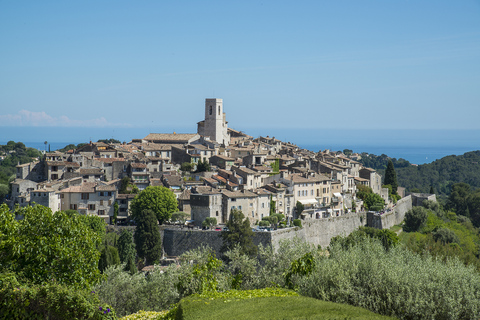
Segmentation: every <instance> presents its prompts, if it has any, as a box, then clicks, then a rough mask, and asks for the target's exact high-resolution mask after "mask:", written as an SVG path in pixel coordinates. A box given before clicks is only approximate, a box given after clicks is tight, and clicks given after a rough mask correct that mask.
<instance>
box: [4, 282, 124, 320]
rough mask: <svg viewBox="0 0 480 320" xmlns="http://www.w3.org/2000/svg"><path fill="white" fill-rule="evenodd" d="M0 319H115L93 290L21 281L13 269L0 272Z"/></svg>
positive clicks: (113, 313) (107, 306) (111, 311)
mask: <svg viewBox="0 0 480 320" xmlns="http://www.w3.org/2000/svg"><path fill="white" fill-rule="evenodd" d="M0 319H39V320H40V319H41V320H43V319H51V320H57V319H58V320H63V319H94V320H97V319H117V317H116V315H115V311H114V310H113V309H112V308H111V307H110V306H109V305H106V304H102V303H101V302H100V299H99V298H98V297H97V295H96V294H95V292H93V291H91V292H90V291H87V290H78V289H72V288H69V287H67V286H64V285H60V284H57V283H55V282H52V283H48V284H45V285H32V286H26V285H21V284H20V283H19V282H18V281H17V279H16V277H15V274H13V273H3V274H0Z"/></svg>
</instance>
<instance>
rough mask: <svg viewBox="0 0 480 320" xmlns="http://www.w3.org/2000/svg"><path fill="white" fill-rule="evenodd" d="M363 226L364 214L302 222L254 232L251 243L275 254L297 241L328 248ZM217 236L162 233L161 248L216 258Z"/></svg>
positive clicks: (217, 233)
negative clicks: (207, 250)
mask: <svg viewBox="0 0 480 320" xmlns="http://www.w3.org/2000/svg"><path fill="white" fill-rule="evenodd" d="M365 223H366V215H365V213H350V214H348V215H344V216H340V217H332V218H326V219H311V220H303V221H302V227H303V228H286V229H278V230H275V231H269V232H260V231H259V232H255V233H254V237H253V243H254V244H255V245H259V244H262V245H263V246H268V245H271V246H272V247H273V249H274V250H277V249H278V248H279V246H280V242H281V241H282V240H291V239H293V238H299V239H301V240H304V241H306V242H308V243H311V244H312V245H314V246H318V245H320V246H322V247H327V246H328V245H329V244H330V239H331V238H333V237H335V236H338V235H348V234H350V233H351V232H353V231H354V230H356V229H357V228H358V227H360V226H363V225H365ZM220 235H221V231H204V230H188V231H187V230H181V229H176V230H175V229H165V230H163V248H164V250H165V254H167V255H169V256H179V255H181V254H182V253H184V252H186V251H188V250H192V249H196V248H199V247H201V246H207V245H208V246H209V247H211V248H212V249H213V250H214V251H215V252H216V253H217V255H219V254H220V250H221V247H222V238H221V236H220Z"/></svg>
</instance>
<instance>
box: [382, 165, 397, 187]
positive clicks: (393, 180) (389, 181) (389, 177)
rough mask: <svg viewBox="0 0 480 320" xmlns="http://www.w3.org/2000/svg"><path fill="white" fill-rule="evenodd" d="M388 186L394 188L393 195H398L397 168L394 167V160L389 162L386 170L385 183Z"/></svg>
mask: <svg viewBox="0 0 480 320" xmlns="http://www.w3.org/2000/svg"><path fill="white" fill-rule="evenodd" d="M384 184H386V185H391V186H392V194H397V188H398V183H397V173H396V172H395V168H394V167H393V162H392V160H390V159H389V160H388V164H387V169H386V170H385V183H384Z"/></svg>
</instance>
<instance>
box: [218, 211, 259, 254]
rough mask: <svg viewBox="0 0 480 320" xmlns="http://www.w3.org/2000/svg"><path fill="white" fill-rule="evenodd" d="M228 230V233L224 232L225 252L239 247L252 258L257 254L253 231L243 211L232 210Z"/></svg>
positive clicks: (241, 251) (223, 249)
mask: <svg viewBox="0 0 480 320" xmlns="http://www.w3.org/2000/svg"><path fill="white" fill-rule="evenodd" d="M227 228H228V231H225V232H222V238H223V248H222V251H223V252H226V251H228V250H232V249H233V248H234V247H235V246H237V245H238V246H239V247H240V253H242V254H245V255H248V256H251V257H253V256H255V255H256V254H257V246H255V245H254V244H253V231H252V228H251V227H250V221H249V220H248V218H245V216H244V215H243V213H242V211H241V210H238V209H232V211H231V212H230V219H229V220H228V222H227Z"/></svg>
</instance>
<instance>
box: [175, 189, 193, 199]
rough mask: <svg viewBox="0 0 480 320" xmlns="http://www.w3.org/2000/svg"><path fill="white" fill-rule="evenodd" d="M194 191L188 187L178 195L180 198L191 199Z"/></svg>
mask: <svg viewBox="0 0 480 320" xmlns="http://www.w3.org/2000/svg"><path fill="white" fill-rule="evenodd" d="M191 193H192V192H191V191H190V190H188V189H185V190H183V192H182V193H181V194H180V195H179V196H178V200H190V194H191Z"/></svg>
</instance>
